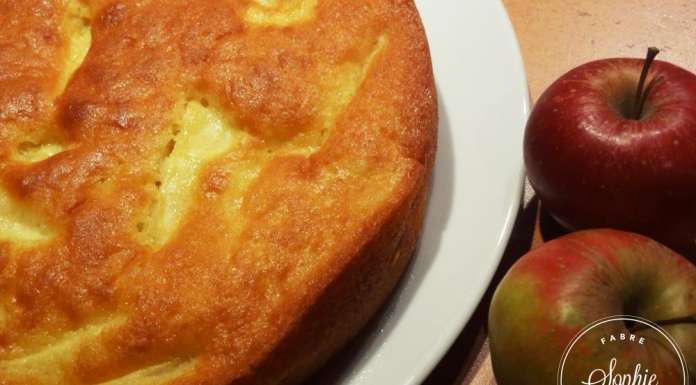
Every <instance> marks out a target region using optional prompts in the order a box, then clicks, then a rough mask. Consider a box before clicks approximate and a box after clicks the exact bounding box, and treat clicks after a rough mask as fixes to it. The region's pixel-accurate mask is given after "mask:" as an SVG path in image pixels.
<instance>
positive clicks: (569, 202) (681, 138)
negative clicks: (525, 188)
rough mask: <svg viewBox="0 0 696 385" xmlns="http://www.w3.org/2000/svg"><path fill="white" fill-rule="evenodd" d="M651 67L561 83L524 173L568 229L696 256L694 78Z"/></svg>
mask: <svg viewBox="0 0 696 385" xmlns="http://www.w3.org/2000/svg"><path fill="white" fill-rule="evenodd" d="M656 54H657V51H656V50H654V51H651V55H649V56H652V58H654V55H656ZM652 58H650V60H639V59H606V60H599V61H595V62H591V63H588V64H585V65H582V66H580V67H577V68H575V69H573V70H571V71H570V72H568V73H566V74H565V75H563V76H561V78H560V79H558V80H557V81H556V82H555V83H553V84H552V85H551V86H550V87H549V88H548V89H547V90H546V92H544V94H543V95H542V96H541V97H540V98H539V101H538V102H537V103H536V105H535V107H534V109H533V111H532V114H531V116H530V118H529V121H528V123H527V128H526V133H525V140H524V157H525V163H526V166H527V170H528V175H529V181H530V182H531V184H532V186H533V187H534V189H535V190H536V192H537V194H538V196H539V197H540V198H541V200H542V202H543V205H544V207H545V208H546V209H548V211H549V212H550V213H551V214H552V215H553V216H554V218H556V219H557V220H558V221H559V222H560V223H561V224H562V225H564V226H565V227H567V228H569V229H571V230H577V229H587V228H600V227H610V228H618V229H624V230H629V231H634V232H638V233H641V234H644V235H647V236H649V237H651V238H654V239H656V240H658V241H660V242H662V243H664V244H666V245H668V246H670V247H672V248H674V249H676V250H678V251H681V252H684V253H686V254H689V255H693V254H696V76H695V75H694V74H692V73H691V72H689V71H686V70H684V69H682V68H679V67H677V66H675V65H672V64H669V63H666V62H661V61H655V62H654V63H653V64H652V67H649V66H650V62H652ZM644 64H647V66H644ZM647 68H650V69H649V72H648V71H647V70H646V75H647V76H646V77H645V81H644V82H643V84H641V85H640V87H639V85H638V83H639V78H640V75H641V72H642V69H647ZM641 101H642V103H641ZM641 104H642V108H641V107H640V106H641Z"/></svg>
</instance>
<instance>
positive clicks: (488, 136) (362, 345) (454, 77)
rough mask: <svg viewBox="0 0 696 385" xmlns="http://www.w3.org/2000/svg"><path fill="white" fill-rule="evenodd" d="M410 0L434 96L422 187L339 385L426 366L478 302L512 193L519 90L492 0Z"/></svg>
mask: <svg viewBox="0 0 696 385" xmlns="http://www.w3.org/2000/svg"><path fill="white" fill-rule="evenodd" d="M416 3H417V5H418V7H419V9H420V11H421V15H422V17H423V21H424V24H425V27H426V30H427V33H428V39H429V41H430V48H431V51H432V56H433V63H434V64H433V65H434V69H435V76H436V81H437V86H438V94H439V98H440V131H439V148H438V154H437V163H436V167H435V178H434V182H433V183H434V185H433V191H432V194H431V198H430V204H429V209H428V210H429V211H428V215H427V219H426V224H425V230H424V234H423V237H422V239H421V245H420V248H419V251H418V252H417V255H416V259H415V262H414V264H413V265H412V266H411V267H410V270H409V271H408V272H407V276H406V277H405V279H404V280H403V282H402V284H401V286H400V288H399V289H398V291H397V293H396V295H395V296H394V297H393V298H392V300H391V302H390V303H389V304H388V305H387V308H386V309H385V310H384V311H383V312H382V315H381V318H380V319H379V320H378V321H377V322H376V323H374V324H373V328H372V329H371V330H370V331H369V332H368V333H367V336H363V338H362V339H361V340H360V341H359V343H357V347H354V350H355V351H353V352H352V353H351V354H350V359H349V360H348V362H347V363H343V365H345V366H344V367H343V368H342V370H341V371H340V374H339V377H340V379H339V380H338V383H340V384H344V385H411V384H418V383H420V382H421V381H422V380H423V379H424V378H425V377H426V376H427V375H428V373H429V372H430V371H431V370H432V368H433V367H434V365H435V364H436V363H437V362H438V360H439V359H440V358H441V357H442V356H443V355H444V353H445V352H446V351H447V349H448V348H449V346H450V345H451V344H452V342H453V341H454V339H455V338H456V337H457V335H458V334H459V332H460V331H461V330H462V328H463V327H464V325H465V324H466V322H467V321H468V320H469V318H470V317H471V315H472V313H473V311H474V310H475V309H476V307H477V305H478V303H479V301H480V300H481V297H482V296H483V293H484V291H485V290H486V288H487V286H488V284H489V282H490V279H491V277H492V275H493V273H494V272H495V269H496V267H497V266H498V263H499V260H500V257H501V255H502V252H503V249H504V247H505V245H506V243H507V240H508V236H509V234H510V230H511V228H512V224H513V222H514V218H515V215H516V213H517V209H518V204H519V201H520V198H521V193H522V181H523V165H522V133H523V129H524V124H525V121H526V116H527V113H528V110H529V99H528V90H527V83H526V80H525V76H524V68H523V65H522V59H521V57H520V53H519V49H518V46H517V41H516V39H515V35H514V32H513V30H512V27H511V25H510V22H509V20H508V17H507V14H506V13H505V10H504V8H503V6H502V4H501V3H499V2H498V1H492V0H416Z"/></svg>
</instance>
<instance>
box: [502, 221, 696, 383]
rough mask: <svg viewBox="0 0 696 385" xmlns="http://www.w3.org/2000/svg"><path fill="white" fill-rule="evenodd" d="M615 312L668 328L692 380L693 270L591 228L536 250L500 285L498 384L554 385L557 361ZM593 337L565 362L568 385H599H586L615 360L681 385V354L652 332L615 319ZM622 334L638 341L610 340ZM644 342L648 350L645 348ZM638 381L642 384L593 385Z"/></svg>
mask: <svg viewBox="0 0 696 385" xmlns="http://www.w3.org/2000/svg"><path fill="white" fill-rule="evenodd" d="M615 315H634V316H640V317H643V318H646V319H648V320H651V321H654V322H656V323H658V324H661V325H663V326H664V330H666V331H667V332H668V333H669V334H671V336H672V337H674V339H675V340H676V342H677V345H679V346H680V347H681V350H682V351H683V353H684V356H685V357H686V363H687V365H688V367H689V369H690V372H691V373H692V377H693V374H696V266H694V265H693V264H692V263H691V262H689V261H688V260H686V259H685V258H684V257H682V256H680V255H678V254H676V253H675V252H673V251H671V250H670V249H668V248H666V247H664V246H662V245H660V244H659V243H657V242H655V241H652V240H650V239H648V238H646V237H643V236H641V235H637V234H633V233H627V232H622V231H617V230H588V231H582V232H577V233H573V234H570V235H567V236H565V237H561V238H558V239H556V240H553V241H551V242H548V243H546V244H544V245H542V246H541V247H539V248H537V249H534V250H532V251H531V252H529V253H528V254H526V255H525V256H524V257H522V258H521V259H520V260H519V261H517V263H516V264H515V265H514V266H513V267H512V268H511V269H510V271H509V272H508V273H507V275H506V276H505V277H504V278H503V280H502V282H501V283H500V285H499V286H498V288H497V290H496V292H495V295H494V297H493V301H492V303H491V308H490V313H489V335H490V349H491V358H492V363H493V369H494V372H495V376H496V379H497V380H498V384H499V385H554V384H557V382H556V375H557V370H558V368H559V363H560V362H561V358H562V356H563V353H564V349H565V348H566V347H567V346H568V345H569V343H570V342H571V340H572V339H573V337H574V336H575V335H576V334H577V333H578V332H579V331H580V330H582V329H583V328H584V327H585V326H587V325H589V324H591V323H592V322H594V321H597V320H599V319H601V318H604V317H609V316H615ZM593 333H594V334H593V335H591V336H589V335H588V338H587V339H585V340H583V344H584V345H582V346H581V345H580V344H578V345H576V346H575V349H574V350H573V351H574V353H573V355H571V356H569V359H568V360H566V363H565V371H566V378H567V379H568V381H564V383H563V384H571V383H572V384H577V385H580V384H581V383H582V382H583V381H585V383H587V382H591V383H594V380H592V381H588V378H589V374H590V373H591V372H592V370H593V368H596V369H604V370H605V371H608V367H609V365H610V362H611V360H612V358H615V359H616V360H617V362H618V365H617V368H616V370H615V372H623V373H626V372H633V370H634V369H635V365H636V364H637V363H639V364H641V368H642V369H643V370H649V373H651V374H652V373H657V374H656V376H657V377H658V379H657V380H658V381H659V383H660V384H663V385H681V384H682V377H683V376H682V375H681V371H679V370H678V369H677V367H678V365H679V362H678V360H677V359H676V355H675V354H674V351H669V349H667V348H666V347H665V346H666V343H665V344H663V343H662V342H663V340H659V335H658V334H657V333H656V332H655V331H653V330H651V329H649V328H648V329H642V330H638V329H633V328H631V326H630V325H626V324H624V323H623V322H619V323H616V322H615V323H607V324H606V325H603V326H602V328H596V329H593ZM622 333H623V334H624V335H626V336H628V335H630V334H634V335H637V338H636V339H635V341H619V342H614V343H609V342H608V341H609V340H610V339H611V335H614V336H616V338H617V339H619V338H620V337H619V336H620V335H621V334H622ZM642 337H644V338H645V339H646V340H647V341H648V342H647V343H646V344H639V343H638V341H639V339H640V338H642ZM602 338H605V341H604V342H607V343H606V344H604V343H602V342H601V339H602ZM597 377H598V376H597V375H595V377H594V379H595V380H596V379H597ZM694 380H695V379H694V378H692V382H693V381H694ZM636 383H639V384H641V385H643V384H644V383H643V382H597V383H595V385H597V384H599V385H601V384H605V385H610V384H636ZM647 383H649V382H646V384H647ZM653 384H654V382H653Z"/></svg>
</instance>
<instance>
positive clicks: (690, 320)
mask: <svg viewBox="0 0 696 385" xmlns="http://www.w3.org/2000/svg"><path fill="white" fill-rule="evenodd" d="M655 324H657V325H658V326H670V325H680V324H696V314H693V315H690V316H686V317H679V318H672V319H668V320H664V321H657V322H655ZM647 328H648V326H646V325H643V324H636V325H634V326H633V327H631V328H630V329H629V330H630V331H632V332H637V331H639V330H643V329H647Z"/></svg>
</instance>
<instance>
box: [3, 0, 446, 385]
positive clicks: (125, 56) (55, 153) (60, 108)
mask: <svg viewBox="0 0 696 385" xmlns="http://www.w3.org/2000/svg"><path fill="white" fill-rule="evenodd" d="M436 126H437V103H436V95H435V87H434V82H433V75H432V68H431V63H430V56H429V52H428V45H427V41H426V38H425V34H424V32H423V27H422V25H421V22H420V18H419V16H418V12H417V10H416V7H415V5H414V4H413V1H412V0H197V1H190V0H116V1H114V0H90V1H80V0H0V384H2V385H44V384H45V385H49V384H50V385H87V384H90V385H91V384H103V385H118V384H124V385H160V384H162V385H164V384H177V385H184V384H190V385H202V384H206V385H229V384H295V383H297V382H300V381H302V380H303V379H305V378H306V377H307V376H308V375H309V374H311V372H312V371H313V370H315V369H316V368H318V367H319V366H320V365H321V364H323V363H324V362H325V361H326V360H327V359H328V357H329V356H330V355H331V354H332V353H334V352H335V351H336V350H337V349H339V348H340V347H341V346H342V345H343V344H344V343H345V342H346V341H347V340H348V339H350V337H352V336H354V335H355V334H356V333H357V332H358V331H359V329H360V328H361V327H362V326H363V325H364V324H365V323H366V322H367V320H368V319H369V318H370V317H371V316H372V315H373V314H374V313H375V311H376V310H377V309H378V307H379V306H380V304H381V303H382V302H383V301H384V300H385V298H386V297H387V296H388V294H389V292H390V291H391V290H392V288H393V287H394V286H395V284H396V282H397V281H398V279H399V276H400V275H401V273H402V272H403V270H404V269H405V267H406V265H407V264H408V261H409V258H410V255H411V254H412V252H413V249H414V246H415V243H416V240H417V238H418V234H419V231H420V227H421V222H422V219H423V212H424V208H425V198H426V195H427V190H428V185H429V178H430V174H431V169H432V167H433V159H434V151H435V146H436Z"/></svg>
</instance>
